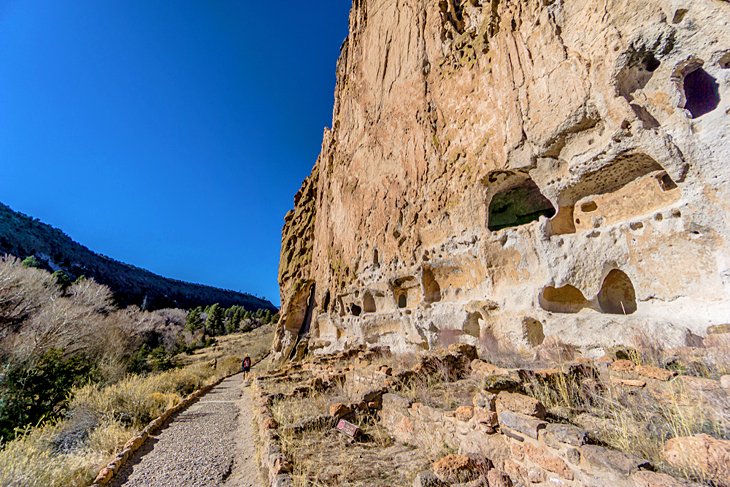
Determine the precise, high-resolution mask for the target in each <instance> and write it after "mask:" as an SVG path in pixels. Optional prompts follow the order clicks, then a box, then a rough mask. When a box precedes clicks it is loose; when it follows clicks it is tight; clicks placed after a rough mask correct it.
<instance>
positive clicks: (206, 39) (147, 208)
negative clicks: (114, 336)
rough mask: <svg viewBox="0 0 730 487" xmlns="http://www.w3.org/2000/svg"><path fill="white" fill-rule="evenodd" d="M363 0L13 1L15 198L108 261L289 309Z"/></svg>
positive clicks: (4, 155)
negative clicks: (284, 291) (300, 197)
mask: <svg viewBox="0 0 730 487" xmlns="http://www.w3.org/2000/svg"><path fill="white" fill-rule="evenodd" d="M349 7H350V2H349V1H347V0H339V1H338V0H317V1H316V2H305V3H302V2H296V3H295V2H284V3H283V4H282V3H279V4H275V5H272V4H271V3H270V2H261V1H247V0H198V1H192V0H175V1H169V0H124V1H122V0H103V1H100V0H73V1H70V0H33V1H31V0H0V201H2V202H4V203H6V204H8V205H9V206H11V207H12V208H13V209H15V210H18V211H22V212H23V213H26V214H29V215H31V216H34V217H37V218H40V219H41V220H42V221H44V222H46V223H49V224H51V225H54V226H56V227H59V228H61V229H62V230H64V231H65V232H66V233H67V234H69V235H70V236H71V237H72V238H73V239H75V240H77V241H79V242H81V243H83V244H84V245H86V246H87V247H89V248H91V249H92V250H94V251H97V252H100V253H103V254H106V255H109V256H110V257H113V258H115V259H118V260H121V261H124V262H128V263H130V264H134V265H137V266H140V267H144V268H146V269H149V270H151V271H153V272H156V273H158V274H162V275H164V276H169V277H174V278H177V279H182V280H186V281H193V282H200V283H204V284H210V285H214V286H218V287H224V288H228V289H234V290H240V291H246V292H251V293H253V294H256V295H262V296H264V297H266V298H268V299H270V300H272V301H273V302H274V303H275V304H278V302H279V292H278V285H277V283H276V273H277V266H278V259H279V249H280V240H281V226H282V224H283V217H284V214H285V213H286V212H287V211H288V210H289V209H290V208H291V207H292V205H293V198H294V194H295V193H296V191H297V189H298V188H299V185H300V184H301V182H302V180H303V179H304V178H305V177H306V175H307V174H309V172H310V170H311V168H312V165H313V164H314V162H315V159H316V157H317V154H318V152H319V149H320V144H321V140H322V130H323V128H324V127H325V126H329V125H330V123H331V119H332V104H333V96H334V83H335V64H336V60H337V56H338V54H339V48H340V45H341V43H342V41H343V40H344V39H345V37H346V35H347V16H348V11H349Z"/></svg>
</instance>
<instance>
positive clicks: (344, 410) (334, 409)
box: [329, 402, 352, 419]
mask: <svg viewBox="0 0 730 487" xmlns="http://www.w3.org/2000/svg"><path fill="white" fill-rule="evenodd" d="M329 409H330V416H332V417H333V418H335V419H341V418H344V417H345V416H347V415H348V414H350V413H351V412H352V409H350V407H349V406H347V405H345V404H342V403H340V402H336V403H333V404H330V408H329Z"/></svg>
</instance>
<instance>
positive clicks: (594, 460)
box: [580, 445, 650, 475]
mask: <svg viewBox="0 0 730 487" xmlns="http://www.w3.org/2000/svg"><path fill="white" fill-rule="evenodd" d="M580 455H581V460H582V462H583V463H584V464H585V465H586V466H590V467H595V468H599V469H603V470H609V471H613V472H618V473H620V474H623V475H631V474H632V473H634V472H636V471H638V470H639V469H642V468H648V467H649V466H650V464H649V462H647V461H646V460H644V459H642V458H639V457H636V456H634V455H629V454H627V453H622V452H620V451H617V450H612V449H610V448H605V447H602V446H598V445H583V446H582V447H581V448H580Z"/></svg>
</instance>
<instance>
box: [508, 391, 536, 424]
mask: <svg viewBox="0 0 730 487" xmlns="http://www.w3.org/2000/svg"><path fill="white" fill-rule="evenodd" d="M496 406H497V413H499V412H501V411H514V412H516V413H521V414H526V415H528V416H535V417H536V418H539V419H545V413H546V412H545V407H544V406H543V405H542V403H541V402H540V401H538V400H537V399H535V398H533V397H530V396H526V395H524V394H516V393H512V392H505V391H502V392H500V393H499V394H497V402H496Z"/></svg>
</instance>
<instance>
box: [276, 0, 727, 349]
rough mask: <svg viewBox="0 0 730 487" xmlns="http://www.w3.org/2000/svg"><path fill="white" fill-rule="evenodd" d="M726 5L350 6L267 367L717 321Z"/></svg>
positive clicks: (590, 341)
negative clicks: (305, 350)
mask: <svg viewBox="0 0 730 487" xmlns="http://www.w3.org/2000/svg"><path fill="white" fill-rule="evenodd" d="M729 17H730V3H728V2H726V1H721V0H699V1H698V0H695V1H691V0H643V1H639V0H608V2H565V1H562V0H539V1H538V0H491V1H486V0H439V1H435V0H434V1H428V2H427V1H425V0H355V1H354V3H353V7H352V11H351V14H350V35H349V37H348V38H347V40H346V42H345V43H344V44H343V46H342V54H341V57H340V60H339V62H338V66H337V76H338V82H337V89H336V97H335V108H334V114H333V125H332V129H331V130H326V131H325V134H324V141H323V144H322V152H321V155H320V157H319V159H318V160H317V163H316V165H315V167H314V170H313V171H312V174H311V176H310V177H309V178H308V179H307V180H306V181H305V182H304V185H303V187H302V189H301V190H300V192H299V193H298V194H297V197H296V199H295V208H294V210H293V211H292V212H290V213H289V214H288V215H287V217H286V224H285V227H284V231H283V242H282V258H281V265H280V269H279V280H280V284H281V298H282V318H281V322H280V324H279V330H278V333H277V338H276V342H275V346H274V349H275V352H276V353H277V354H278V355H279V357H282V358H286V357H290V356H292V355H293V352H294V347H295V345H296V344H297V343H298V342H300V341H302V340H301V338H302V337H307V338H308V340H309V351H312V350H314V351H317V350H323V351H326V352H330V351H335V350H339V349H343V348H346V347H348V346H351V345H353V344H363V343H366V344H372V345H375V344H377V345H386V346H390V347H391V348H392V349H393V350H394V351H412V350H419V349H428V348H432V347H435V346H440V345H442V344H445V343H453V342H454V341H460V342H464V343H472V344H475V343H478V342H481V343H482V344H483V345H489V344H492V343H509V344H511V345H512V346H514V347H517V348H522V349H525V350H528V349H529V348H531V347H535V346H537V345H539V344H540V343H541V342H542V341H543V340H544V338H545V337H546V336H558V337H560V339H561V340H563V341H565V342H568V343H571V344H573V345H575V346H577V347H580V348H581V349H583V350H584V351H587V350H590V349H593V348H596V349H599V347H602V346H606V345H613V344H618V343H622V342H624V343H625V342H628V341H631V339H632V336H633V335H635V333H636V331H637V330H641V331H642V332H643V333H645V334H647V335H649V336H651V337H653V338H654V339H656V340H658V341H660V342H663V343H664V344H665V345H681V344H683V343H685V342H686V341H687V340H695V341H696V340H697V335H699V336H704V335H705V332H706V330H707V328H708V327H709V326H711V325H716V324H722V323H726V322H727V316H728V308H729V307H730V305H729V304H728V303H730V300H729V299H728V297H729V294H730V259H728V256H730V248H729V245H728V235H730V231H729V229H728V220H727V219H726V218H724V217H725V215H727V214H728V209H729V208H728V206H729V205H730V184H728V179H729V178H730V166H729V165H728V161H729V160H730V115H729V113H730V31H728V29H727V23H726V21H727V19H728V18H729Z"/></svg>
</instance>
